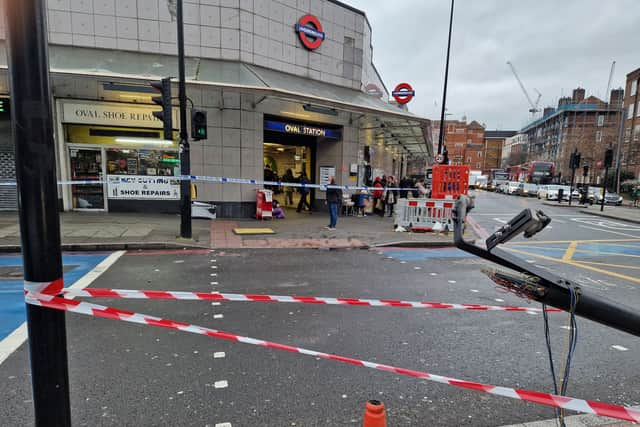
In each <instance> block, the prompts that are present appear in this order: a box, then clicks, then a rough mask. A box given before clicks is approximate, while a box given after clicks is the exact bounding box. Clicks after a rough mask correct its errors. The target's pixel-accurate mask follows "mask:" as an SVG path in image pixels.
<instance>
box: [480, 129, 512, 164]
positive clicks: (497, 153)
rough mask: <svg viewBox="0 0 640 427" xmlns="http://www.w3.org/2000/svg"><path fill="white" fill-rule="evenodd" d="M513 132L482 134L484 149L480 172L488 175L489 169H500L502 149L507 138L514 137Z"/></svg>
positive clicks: (489, 131) (496, 131) (490, 131)
mask: <svg viewBox="0 0 640 427" xmlns="http://www.w3.org/2000/svg"><path fill="white" fill-rule="evenodd" d="M516 133H517V131H515V130H486V131H485V132H484V148H483V154H482V159H483V162H482V170H483V172H484V173H488V172H489V171H490V170H491V169H500V168H501V164H502V148H503V146H504V145H505V142H506V140H507V138H510V137H512V136H514V135H515V134H516Z"/></svg>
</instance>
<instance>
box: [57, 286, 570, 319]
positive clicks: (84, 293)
mask: <svg viewBox="0 0 640 427" xmlns="http://www.w3.org/2000/svg"><path fill="white" fill-rule="evenodd" d="M63 293H64V294H65V295H69V296H74V297H90V298H125V299H174V300H201V301H243V302H294V303H303V304H326V305H356V306H367V307H400V308H439V309H449V310H474V311H519V312H527V313H541V312H542V309H541V308H533V307H515V306H499V305H482V304H450V303H443V302H432V301H400V300H389V299H358V298H328V297H310V296H296V295H292V296H291V295H256V294H229V293H219V292H211V293H207V292H183V291H148V290H132V289H98V288H95V289H89V288H87V289H65V290H64V291H63ZM546 311H547V312H560V311H562V310H560V309H557V308H547V309H546Z"/></svg>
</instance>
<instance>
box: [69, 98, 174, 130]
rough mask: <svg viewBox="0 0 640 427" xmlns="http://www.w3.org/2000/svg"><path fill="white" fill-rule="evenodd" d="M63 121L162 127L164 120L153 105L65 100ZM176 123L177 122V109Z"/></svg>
mask: <svg viewBox="0 0 640 427" xmlns="http://www.w3.org/2000/svg"><path fill="white" fill-rule="evenodd" d="M62 107H63V108H62V122H63V123H82V124H92V125H110V126H142V127H148V128H161V127H162V122H161V121H160V120H158V119H157V118H156V117H155V116H154V115H153V111H154V110H155V108H154V107H152V106H143V105H117V104H112V103H107V102H103V103H85V102H78V101H76V102H65V103H64V104H63V106H62ZM173 113H174V116H175V117H174V123H178V122H177V110H176V111H174V112H173Z"/></svg>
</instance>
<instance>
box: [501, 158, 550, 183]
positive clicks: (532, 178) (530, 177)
mask: <svg viewBox="0 0 640 427" xmlns="http://www.w3.org/2000/svg"><path fill="white" fill-rule="evenodd" d="M507 172H508V173H509V180H510V181H519V182H528V183H532V184H549V183H551V180H552V179H553V176H554V174H555V164H554V163H553V162H546V161H533V162H529V163H523V164H521V165H516V166H510V167H508V168H507Z"/></svg>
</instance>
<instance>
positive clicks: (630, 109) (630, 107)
mask: <svg viewBox="0 0 640 427" xmlns="http://www.w3.org/2000/svg"><path fill="white" fill-rule="evenodd" d="M631 117H633V104H631V105H629V112H628V113H627V119H630V118H631Z"/></svg>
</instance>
